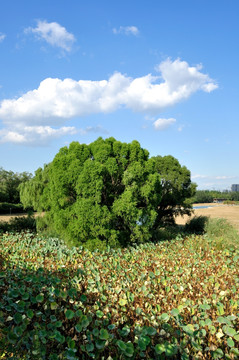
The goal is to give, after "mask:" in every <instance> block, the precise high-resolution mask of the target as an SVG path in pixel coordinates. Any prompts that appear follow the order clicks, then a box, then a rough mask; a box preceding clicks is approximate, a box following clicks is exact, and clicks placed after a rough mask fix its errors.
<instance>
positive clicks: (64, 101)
mask: <svg viewBox="0 0 239 360" xmlns="http://www.w3.org/2000/svg"><path fill="white" fill-rule="evenodd" d="M157 69H158V70H159V71H161V76H160V77H159V76H157V77H156V76H152V75H151V74H148V75H145V76H143V77H138V78H135V79H133V78H130V77H128V76H126V75H123V74H121V73H115V74H113V75H112V76H110V78H109V79H108V80H101V81H92V80H79V81H76V80H73V79H64V80H61V79H52V78H46V79H45V80H43V81H42V82H41V83H40V85H39V87H38V88H37V89H34V90H30V91H28V92H27V93H25V94H23V95H22V96H21V97H19V98H15V99H5V100H3V101H1V102H0V119H1V120H2V121H3V123H4V124H5V126H6V128H7V129H11V131H13V130H14V129H15V128H16V124H17V126H18V129H19V128H20V127H22V128H25V127H36V126H43V127H46V126H54V127H59V126H62V124H64V123H65V122H66V120H68V119H72V118H77V117H82V116H85V115H90V114H95V113H109V112H113V111H116V110H117V109H119V108H121V107H124V108H128V109H130V110H132V111H135V112H140V113H143V114H145V115H147V116H151V115H154V116H155V115H158V114H160V113H161V112H162V111H164V110H165V109H166V108H168V107H170V106H173V105H175V104H176V103H178V102H180V101H183V100H185V99H187V98H188V97H189V96H190V95H192V94H193V93H195V92H196V91H199V90H202V91H206V92H207V91H208V89H209V88H211V91H212V90H214V89H216V88H217V85H216V84H215V82H214V81H213V80H212V79H210V77H209V76H208V75H205V74H203V73H201V72H200V71H199V68H198V67H189V65H188V64H187V63H186V62H185V61H180V60H179V59H177V60H175V61H171V60H170V59H167V60H166V61H164V62H162V63H161V64H160V65H159V66H158V68H157ZM158 120H160V119H158ZM165 120H166V122H165ZM173 122H175V119H173V121H172V119H164V124H163V122H162V121H161V125H160V121H158V122H157V121H156V122H155V125H154V126H155V128H157V127H158V128H159V129H160V127H161V128H162V127H163V126H166V125H170V124H172V123H173ZM157 124H158V125H157ZM17 133H18V134H21V133H19V131H18V130H17ZM25 135H26V134H25ZM2 136H3V135H2Z"/></svg>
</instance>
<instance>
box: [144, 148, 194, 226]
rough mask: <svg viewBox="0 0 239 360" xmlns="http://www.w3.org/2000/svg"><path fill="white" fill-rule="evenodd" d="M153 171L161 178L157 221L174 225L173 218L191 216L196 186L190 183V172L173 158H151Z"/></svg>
mask: <svg viewBox="0 0 239 360" xmlns="http://www.w3.org/2000/svg"><path fill="white" fill-rule="evenodd" d="M151 161H153V162H154V163H155V170H156V171H157V172H158V173H159V174H160V176H161V184H162V198H161V202H160V207H159V209H158V213H157V221H158V222H159V223H160V222H163V223H174V220H175V216H178V215H190V214H191V209H192V207H191V200H190V198H192V196H193V195H194V194H195V190H196V184H194V183H191V178H190V176H191V174H190V171H189V170H188V169H187V168H186V167H185V166H181V165H180V164H179V162H178V160H177V159H175V158H174V157H173V156H171V155H168V156H164V157H161V156H156V157H153V158H151Z"/></svg>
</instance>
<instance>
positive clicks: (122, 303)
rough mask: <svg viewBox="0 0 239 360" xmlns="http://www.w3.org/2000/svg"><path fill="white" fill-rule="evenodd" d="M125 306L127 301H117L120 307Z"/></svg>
mask: <svg viewBox="0 0 239 360" xmlns="http://www.w3.org/2000/svg"><path fill="white" fill-rule="evenodd" d="M126 304H127V300H126V299H120V300H119V305H120V306H125V305H126Z"/></svg>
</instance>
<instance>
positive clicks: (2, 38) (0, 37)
mask: <svg viewBox="0 0 239 360" xmlns="http://www.w3.org/2000/svg"><path fill="white" fill-rule="evenodd" d="M5 37H6V35H5V34H3V33H0V42H2V41H3V40H4V39H5Z"/></svg>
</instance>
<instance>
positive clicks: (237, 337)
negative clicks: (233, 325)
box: [233, 333, 239, 341]
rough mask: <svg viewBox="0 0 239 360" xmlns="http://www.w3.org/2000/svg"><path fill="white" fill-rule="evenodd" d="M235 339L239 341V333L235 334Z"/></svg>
mask: <svg viewBox="0 0 239 360" xmlns="http://www.w3.org/2000/svg"><path fill="white" fill-rule="evenodd" d="M233 338H234V339H235V340H236V341H239V333H237V334H235V335H234V336H233Z"/></svg>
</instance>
